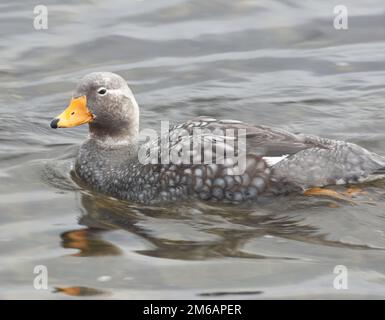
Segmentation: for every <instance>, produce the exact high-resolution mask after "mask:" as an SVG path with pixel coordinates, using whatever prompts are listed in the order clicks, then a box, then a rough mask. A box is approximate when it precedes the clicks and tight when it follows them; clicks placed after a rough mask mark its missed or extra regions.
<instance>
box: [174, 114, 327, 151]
mask: <svg viewBox="0 0 385 320" xmlns="http://www.w3.org/2000/svg"><path fill="white" fill-rule="evenodd" d="M174 128H175V129H177V128H178V129H184V130H187V131H188V132H189V134H190V135H193V132H194V130H196V129H197V128H201V129H203V130H207V132H208V135H209V133H210V132H211V133H212V136H213V137H215V136H219V135H220V134H218V133H220V132H224V134H225V136H228V135H231V134H232V133H231V131H232V130H233V131H234V135H235V140H236V141H238V140H239V139H242V138H245V139H246V152H247V153H251V154H257V155H260V156H262V157H282V156H290V155H293V154H295V153H297V152H299V151H301V150H305V149H309V148H314V147H316V148H321V149H327V148H328V147H329V145H330V140H328V139H323V138H319V137H315V136H305V135H302V134H294V133H291V132H288V131H286V130H282V129H279V128H274V127H268V126H263V125H251V124H247V123H245V122H242V121H236V120H217V119H214V118H207V117H198V118H195V119H193V120H190V121H188V122H185V123H183V124H181V125H178V126H176V127H174Z"/></svg>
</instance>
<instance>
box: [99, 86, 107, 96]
mask: <svg viewBox="0 0 385 320" xmlns="http://www.w3.org/2000/svg"><path fill="white" fill-rule="evenodd" d="M98 94H99V95H101V96H104V95H106V94H107V89H106V88H104V87H101V88H99V89H98Z"/></svg>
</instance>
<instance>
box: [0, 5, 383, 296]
mask: <svg viewBox="0 0 385 320" xmlns="http://www.w3.org/2000/svg"><path fill="white" fill-rule="evenodd" d="M70 2H71V3H70ZM44 3H45V4H46V5H47V7H48V10H49V20H48V30H35V29H34V28H33V17H34V15H33V8H34V6H35V5H38V4H41V3H40V1H32V0H28V1H23V2H15V1H10V0H8V1H7V0H6V1H3V2H2V3H1V4H0V87H1V91H0V141H1V142H0V179H1V180H0V181H1V183H0V284H1V285H0V298H2V299H9V298H34V299H44V298H48V299H67V298H77V297H79V296H80V297H82V298H128V299H131V298H133V299H134V298H213V297H214V298H215V297H218V298H248V299H250V298H251V299H255V298H258V299H259V298H326V297H330V298H368V297H372V298H385V271H384V262H385V259H384V249H385V214H384V209H385V205H384V199H385V184H384V182H383V181H379V182H377V183H373V184H371V185H366V186H361V187H362V188H363V189H364V192H363V193H360V194H359V195H357V196H356V197H354V198H352V201H343V200H335V199H328V198H315V197H312V198H311V197H305V196H301V195H291V196H288V197H280V198H278V199H274V200H271V201H267V202H266V203H260V204H254V205H239V206H233V205H226V206H224V205H222V206H220V205H215V204H208V203H197V202H195V203H183V204H178V205H177V206H170V207H148V206H141V205H135V204H130V203H124V202H121V201H117V200H114V199H111V198H107V197H103V196H100V195H96V194H93V193H92V192H90V191H88V190H85V189H82V188H81V187H79V186H78V185H76V184H75V183H74V182H73V181H72V180H71V177H70V175H69V169H70V165H71V163H72V161H73V160H74V157H75V155H76V152H77V148H78V146H79V144H80V143H81V142H82V141H83V140H84V139H85V137H86V134H87V128H86V127H80V128H74V129H72V130H56V131H54V130H52V129H50V128H49V121H50V119H51V118H52V117H53V116H55V115H56V114H58V113H59V112H60V111H61V110H62V109H63V108H64V107H65V106H66V104H67V103H68V101H69V98H70V96H71V92H72V90H73V89H74V86H75V84H76V82H77V80H78V79H79V78H80V77H81V76H83V75H85V74H87V73H88V72H91V71H112V72H117V73H119V74H121V75H122V76H124V77H125V78H126V79H127V80H128V82H129V84H130V85H131V87H132V89H133V91H134V92H135V95H136V97H137V100H138V102H139V104H140V106H141V126H142V128H146V127H155V128H160V124H159V121H160V120H172V121H179V120H185V119H189V118H191V117H194V116H198V115H208V116H214V117H218V118H222V119H226V118H236V119H239V120H244V121H247V122H251V123H259V124H265V125H272V126H279V127H282V128H284V129H288V130H291V131H294V132H305V133H312V134H317V135H322V136H325V137H330V138H337V139H344V140H348V141H352V142H355V143H359V144H360V145H362V146H364V147H366V148H369V149H370V150H372V151H375V152H378V153H380V154H385V139H384V137H385V128H384V121H385V113H384V111H383V110H384V97H385V81H384V80H385V54H384V52H385V32H384V27H385V15H384V14H385V4H384V2H383V1H382V0H372V1H365V2H362V1H359V0H354V1H353V0H349V1H345V5H346V6H347V8H348V12H349V21H348V22H349V29H348V30H342V31H338V30H335V29H334V28H333V18H334V15H333V7H334V5H335V4H337V3H335V2H334V1H306V2H305V1H299V0H298V1H294V0H282V1H271V0H266V1H252V0H238V1H224V0H223V1H198V0H195V1H192V0H167V1H163V0H157V1H149V0H144V1H134V0H131V1H123V0H110V1H107V2H106V1H96V0H95V1H83V2H81V3H79V1H68V2H67V4H62V2H61V1H57V0H52V1H45V2H44ZM341 191H343V190H341ZM36 265H44V266H46V267H47V268H48V275H49V281H48V290H36V289H35V288H34V287H33V280H34V277H35V276H36V274H34V273H33V270H34V267H35V266H36ZM336 265H344V266H346V268H347V270H348V290H336V289H334V288H333V280H334V278H335V276H336V274H334V273H333V270H334V268H335V266H336ZM55 288H56V289H55Z"/></svg>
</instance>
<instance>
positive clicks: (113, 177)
mask: <svg viewBox="0 0 385 320" xmlns="http://www.w3.org/2000/svg"><path fill="white" fill-rule="evenodd" d="M84 124H88V128H89V136H88V138H87V140H86V141H85V142H83V144H82V145H81V146H80V148H79V152H78V155H77V157H76V159H75V162H74V166H73V174H74V175H75V176H76V178H77V179H80V181H81V182H82V183H84V184H85V185H86V186H87V187H88V188H90V189H92V190H94V191H96V192H99V193H103V194H106V195H108V196H111V197H114V198H117V199H121V200H127V201H132V202H138V203H146V204H152V203H159V202H163V201H171V202H176V201H181V200H188V199H197V200H202V201H221V202H222V201H223V202H231V203H239V202H243V201H254V200H258V199H259V198H261V197H266V196H276V195H284V194H290V193H293V192H303V193H304V192H308V191H309V190H317V192H315V193H316V194H322V190H323V189H322V188H325V189H327V187H328V186H333V185H351V184H357V183H362V182H366V181H372V180H376V179H381V178H383V177H384V174H385V157H384V156H381V155H379V154H376V153H374V152H371V151H369V150H367V149H365V148H363V147H361V146H359V145H357V144H354V143H350V142H345V141H340V140H333V139H328V138H322V137H318V136H314V135H309V134H303V133H291V132H289V131H286V130H283V129H280V128H275V127H269V126H265V125H255V124H248V123H245V122H242V121H237V120H218V119H215V118H211V117H207V116H201V117H196V118H193V119H191V120H188V121H186V122H183V123H180V124H175V125H172V126H169V128H168V129H167V130H165V132H163V133H162V134H161V136H160V137H159V136H156V135H153V134H152V135H147V136H146V141H143V139H142V135H141V132H139V106H138V103H137V102H136V99H135V97H134V95H133V93H132V91H131V89H130V87H129V86H128V84H127V82H126V80H124V79H123V78H122V77H121V76H119V75H117V74H115V73H111V72H93V73H90V74H87V75H85V76H84V77H83V78H82V79H81V80H80V81H79V83H78V84H77V86H76V89H75V91H74V93H73V96H72V99H71V101H70V104H69V106H68V107H67V108H66V109H65V110H64V111H63V112H62V113H61V114H60V115H58V116H57V117H55V118H54V119H53V120H52V121H51V123H50V126H51V128H54V129H57V128H71V127H75V126H79V125H84ZM150 129H151V128H150ZM144 131H146V130H144ZM224 132H225V133H226V132H232V134H229V135H228V136H229V137H230V136H231V137H230V138H229V139H227V138H228V137H227V136H226V134H224ZM182 133H183V134H182ZM194 139H195V140H194ZM162 141H163V144H165V145H167V148H165V149H164V148H163V149H162V146H163V144H162ZM194 141H195V142H196V141H204V142H208V143H204V144H202V143H195V144H194ZM240 142H243V143H240ZM237 146H238V147H237ZM242 146H243V147H242ZM164 150H166V152H164ZM181 150H182V151H184V150H187V151H186V152H184V153H185V154H184V155H183V157H184V158H183V159H182V160H183V161H182V160H181V157H178V155H180V153H181V152H180V151H181ZM167 151H170V152H174V154H176V155H177V157H174V158H176V160H175V159H174V160H175V161H170V159H164V158H162V156H163V155H164V154H166V155H167V154H169V153H168V152H167ZM241 151H242V152H241ZM182 153H183V152H182ZM241 154H242V155H243V156H242V157H241V156H239V155H241ZM226 155H230V156H228V157H227V158H226ZM234 155H238V156H239V157H238V158H237V161H236V160H234V159H235V158H236V157H235V156H234ZM206 156H210V157H208V158H210V159H211V161H204V160H205V159H204V158H205V157H206ZM166 158H167V157H166ZM169 158H170V157H169ZM240 159H242V161H240ZM165 160H168V161H165ZM184 160H186V161H184ZM241 162H242V164H243V165H242V166H240V164H239V163H241ZM241 167H242V168H241ZM241 169H242V170H241Z"/></svg>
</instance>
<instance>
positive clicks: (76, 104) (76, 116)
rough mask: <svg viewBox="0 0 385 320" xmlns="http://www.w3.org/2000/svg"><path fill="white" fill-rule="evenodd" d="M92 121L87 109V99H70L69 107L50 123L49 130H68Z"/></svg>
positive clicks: (92, 117)
mask: <svg viewBox="0 0 385 320" xmlns="http://www.w3.org/2000/svg"><path fill="white" fill-rule="evenodd" d="M93 119H94V116H93V114H92V113H91V112H90V111H89V110H88V108H87V97H86V96H81V97H79V98H72V100H71V103H70V105H69V106H68V107H67V109H65V110H64V111H63V113H61V114H60V115H58V116H57V117H56V118H55V119H53V120H52V122H51V128H54V129H56V128H70V127H76V126H80V125H82V124H85V123H89V122H91V121H92V120H93Z"/></svg>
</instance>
